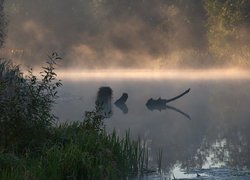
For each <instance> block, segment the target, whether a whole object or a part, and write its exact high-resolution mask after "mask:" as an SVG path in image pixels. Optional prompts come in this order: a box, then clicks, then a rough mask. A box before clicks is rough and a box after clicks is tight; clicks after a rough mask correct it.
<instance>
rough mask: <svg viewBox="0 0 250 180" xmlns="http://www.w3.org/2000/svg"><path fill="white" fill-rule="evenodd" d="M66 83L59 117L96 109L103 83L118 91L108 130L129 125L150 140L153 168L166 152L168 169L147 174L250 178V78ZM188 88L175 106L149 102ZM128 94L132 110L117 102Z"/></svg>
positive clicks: (58, 107)
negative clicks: (156, 106) (150, 106)
mask: <svg viewBox="0 0 250 180" xmlns="http://www.w3.org/2000/svg"><path fill="white" fill-rule="evenodd" d="M63 84H64V86H63V88H62V89H61V90H60V98H59V99H58V101H57V105H56V107H55V113H56V115H57V116H58V117H59V119H60V121H75V120H82V119H83V115H84V111H87V110H93V109H94V107H95V100H96V95H97V91H98V89H99V88H100V87H102V86H108V87H110V88H111V89H112V90H113V98H112V116H111V117H110V118H107V119H105V124H106V127H107V129H108V130H109V131H112V130H113V129H114V128H115V129H116V130H117V131H118V133H119V134H121V135H123V134H124V132H125V131H126V130H128V129H130V133H131V135H132V136H133V137H137V136H138V135H140V136H141V137H142V138H143V139H145V140H146V142H147V145H148V147H149V148H150V154H151V158H150V165H151V166H152V168H155V167H156V159H157V158H156V156H157V153H158V152H159V150H162V152H163V158H162V164H163V165H162V169H163V174H161V175H157V174H152V175H149V176H147V177H145V179H147V178H148V179H152V178H153V179H164V178H167V179H171V178H173V177H175V178H186V179H192V178H194V179H201V178H203V179H250V171H249V169H250V129H249V127H250V111H249V107H250V91H249V90H250V81H249V80H240V79H237V80H214V79H213V80H207V79H206V80H200V81H199V80H181V79H176V80H175V79H169V80H167V79H165V80H163V79H162V80H156V79H153V80H150V79H147V80H136V79H134V80H129V79H127V80H126V79H123V80H119V79H115V80H110V79H109V80H105V79H101V80H86V79H85V80H82V81H81V80H79V81H69V80H68V81H64V82H63ZM188 88H191V91H190V92H189V93H188V94H186V95H185V96H183V97H182V98H180V99H178V100H176V101H173V102H170V103H169V104H168V105H170V106H171V107H173V108H174V109H171V108H167V109H162V110H153V111H152V110H149V109H148V108H147V107H146V105H145V104H146V102H147V101H148V99H150V98H153V99H158V98H159V97H161V98H162V99H163V98H166V99H168V98H171V97H174V96H176V95H178V94H180V93H182V92H183V91H185V90H186V89H188ZM123 93H127V94H128V100H127V102H126V106H127V108H128V112H127V113H124V112H123V111H122V110H121V109H119V108H117V106H115V105H114V102H115V101H116V100H117V99H118V98H120V97H121V95H122V94H123ZM176 109H177V110H179V111H181V112H183V113H185V114H186V115H188V116H189V117H190V119H189V118H188V117H187V116H185V115H183V114H181V113H179V112H177V111H176ZM197 175H198V176H199V177H197Z"/></svg>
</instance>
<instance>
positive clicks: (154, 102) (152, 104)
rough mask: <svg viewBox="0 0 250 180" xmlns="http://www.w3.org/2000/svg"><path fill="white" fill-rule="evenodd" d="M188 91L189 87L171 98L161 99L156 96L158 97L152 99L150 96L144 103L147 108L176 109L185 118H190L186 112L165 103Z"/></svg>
mask: <svg viewBox="0 0 250 180" xmlns="http://www.w3.org/2000/svg"><path fill="white" fill-rule="evenodd" d="M189 91H190V89H188V90H186V91H185V92H183V93H181V94H179V95H177V96H175V97H173V98H170V99H161V98H158V99H152V98H150V99H149V100H148V101H147V103H146V106H147V108H148V109H149V110H151V111H153V110H159V111H161V110H166V109H171V110H173V111H176V112H178V113H180V114H182V115H183V116H185V117H186V118H188V119H190V116H189V115H188V114H186V113H184V112H183V111H181V110H179V109H177V108H175V107H172V106H168V105H167V103H169V102H172V101H175V100H177V99H179V98H181V97H182V96H184V95H185V94H187V93H188V92H189Z"/></svg>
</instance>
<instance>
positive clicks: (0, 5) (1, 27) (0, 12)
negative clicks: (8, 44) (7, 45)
mask: <svg viewBox="0 0 250 180" xmlns="http://www.w3.org/2000/svg"><path fill="white" fill-rule="evenodd" d="M6 24H7V22H6V18H5V15H4V0H0V48H1V47H2V46H3V43H4V37H5V35H6Z"/></svg>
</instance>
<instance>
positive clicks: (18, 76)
mask: <svg viewBox="0 0 250 180" xmlns="http://www.w3.org/2000/svg"><path fill="white" fill-rule="evenodd" d="M58 59H60V57H59V56H58V55H57V54H56V53H53V54H52V55H51V56H49V61H48V62H47V66H45V67H43V72H41V77H42V79H41V80H39V78H37V77H36V76H35V75H34V74H33V73H32V70H30V71H29V73H28V75H26V76H24V75H23V74H22V72H21V71H20V68H19V66H15V65H13V64H11V63H10V62H6V61H1V63H0V106H1V108H0V114H1V116H0V133H1V136H0V179H3V180H5V179H6V180H7V179H8V180H9V179H117V178H121V177H128V176H131V175H134V174H138V173H140V172H142V171H143V170H144V169H145V168H147V166H148V165H147V159H148V157H147V153H145V152H146V148H145V143H144V145H143V143H141V141H140V140H137V141H134V140H132V139H130V136H129V133H126V136H125V137H122V138H120V137H119V136H118V135H117V133H116V132H115V131H114V132H113V133H111V134H108V133H107V132H106V131H105V126H104V124H103V119H104V117H103V116H102V115H100V114H101V113H100V112H99V111H100V108H96V110H94V111H91V112H86V113H85V119H84V120H83V121H82V122H74V123H71V124H59V125H56V124H55V120H56V117H55V116H54V115H53V114H52V113H51V110H52V107H53V104H54V102H55V99H56V97H57V88H58V87H59V86H61V82H60V81H58V80H57V79H56V73H55V72H54V70H55V67H54V66H55V64H56V61H57V60H58Z"/></svg>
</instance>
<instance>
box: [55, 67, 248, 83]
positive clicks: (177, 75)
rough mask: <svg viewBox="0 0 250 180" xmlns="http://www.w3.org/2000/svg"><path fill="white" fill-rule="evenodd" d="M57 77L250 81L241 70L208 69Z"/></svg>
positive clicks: (91, 72)
mask: <svg viewBox="0 0 250 180" xmlns="http://www.w3.org/2000/svg"><path fill="white" fill-rule="evenodd" d="M58 76H59V77H60V78H62V79H66V80H76V81H78V80H89V79H96V80H98V79H113V80H120V79H131V80H133V79H134V80H136V79H140V80H151V79H183V80H219V79H220V80H223V79H225V80H226V79H250V72H249V71H247V70H242V69H209V70H149V69H139V70H138V69H131V70H122V69H114V70H89V71H88V70H83V71H80V70H78V71H76V70H65V71H59V72H58Z"/></svg>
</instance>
